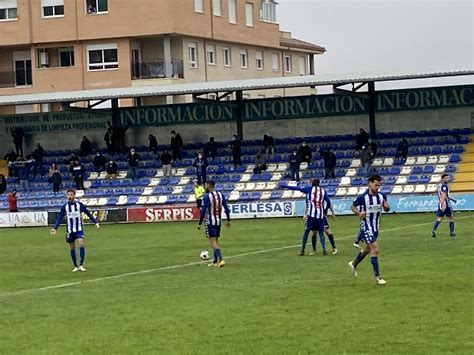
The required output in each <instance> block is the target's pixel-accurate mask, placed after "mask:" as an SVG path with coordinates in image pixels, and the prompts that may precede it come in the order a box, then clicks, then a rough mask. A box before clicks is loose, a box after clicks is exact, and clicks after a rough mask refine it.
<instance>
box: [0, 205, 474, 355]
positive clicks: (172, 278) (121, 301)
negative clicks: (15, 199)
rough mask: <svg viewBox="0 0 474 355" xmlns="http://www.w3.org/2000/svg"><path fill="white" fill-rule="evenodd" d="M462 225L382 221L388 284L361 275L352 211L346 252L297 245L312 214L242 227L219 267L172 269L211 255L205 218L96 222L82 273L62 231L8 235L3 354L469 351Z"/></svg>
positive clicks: (468, 254)
mask: <svg viewBox="0 0 474 355" xmlns="http://www.w3.org/2000/svg"><path fill="white" fill-rule="evenodd" d="M457 218H458V221H457V224H456V232H457V234H458V237H456V238H449V237H448V236H447V234H448V233H447V228H448V226H447V223H446V222H444V223H443V224H442V225H441V226H440V228H439V232H438V238H437V239H435V240H432V238H430V237H429V232H430V229H431V222H432V220H433V215H432V214H414V215H387V216H384V218H383V220H382V230H384V232H383V233H382V234H381V235H380V237H379V245H380V248H381V255H380V267H381V271H382V274H383V275H384V276H385V278H386V280H387V282H388V284H387V285H385V286H376V285H375V282H374V279H373V276H372V270H371V266H370V261H369V260H365V261H364V262H363V263H362V264H361V266H360V268H359V278H358V279H353V278H352V277H351V275H350V272H349V270H348V267H347V262H348V261H349V260H350V259H351V258H353V257H354V256H355V254H356V250H355V249H354V248H353V247H352V246H351V244H352V236H353V235H354V234H355V232H356V230H357V228H358V227H357V226H358V221H357V219H356V218H355V217H340V218H338V219H337V220H336V221H331V224H332V228H333V232H334V234H335V235H336V238H339V240H338V241H337V244H338V249H339V254H338V255H336V256H324V257H323V256H322V255H321V254H319V253H318V255H317V256H314V257H309V256H305V257H298V256H297V255H296V254H297V251H298V248H297V247H290V246H292V245H296V244H298V243H299V241H300V236H301V232H302V227H303V223H302V220H301V219H268V220H248V221H235V222H234V223H233V226H232V228H231V229H230V230H227V229H226V230H224V231H223V238H222V248H223V249H222V251H223V254H224V256H227V265H226V267H225V268H223V269H220V270H217V269H215V268H209V267H207V266H205V265H204V264H192V265H187V266H182V267H179V268H167V269H164V268H165V267H167V266H173V265H185V264H189V263H193V262H198V261H199V252H200V251H201V250H202V249H208V250H209V247H208V246H207V241H206V240H205V238H204V237H202V236H201V234H200V233H202V232H198V231H197V230H196V224H195V223H169V224H140V225H110V226H103V227H102V228H101V229H100V230H95V229H94V228H93V227H88V228H87V232H88V238H87V248H88V249H87V260H86V261H87V262H86V266H87V268H88V272H87V273H82V274H73V273H71V263H70V260H69V255H68V251H67V246H66V244H65V243H64V237H63V234H64V233H63V231H64V229H62V228H61V229H60V231H59V233H58V236H56V237H52V236H50V235H49V233H48V229H47V228H37V229H10V230H2V231H0V233H1V234H0V354H19V353H31V354H59V353H61V354H63V353H77V354H79V353H109V354H117V353H135V354H138V353H151V352H154V353H160V354H167V353H246V354H248V353H268V354H275V353H286V354H293V353H449V352H452V353H466V354H467V353H472V351H473V346H474V342H473V334H474V332H473V324H472V321H473V308H472V306H473V301H472V300H473V282H472V271H473V270H472V262H473V255H474V253H473V252H474V250H473V237H474V228H473V227H472V225H473V223H474V215H473V214H472V213H471V214H468V213H464V214H458V215H457ZM394 228H402V229H397V230H393V229H394ZM318 244H319V243H318ZM328 246H329V243H328ZM283 247H288V248H283ZM308 247H310V246H309V245H308ZM271 248H275V249H274V250H273V251H267V252H262V253H259V254H250V255H240V254H245V253H251V252H255V251H263V250H266V249H271ZM277 248H281V249H277ZM231 256H235V257H231ZM160 268H161V270H160ZM150 269H158V270H155V271H151V272H147V273H137V274H131V275H125V276H123V277H117V278H108V279H101V278H103V277H106V276H113V275H121V274H125V273H133V272H140V271H143V270H150ZM97 279H99V280H97ZM78 281H88V282H83V283H80V284H73V285H70V286H67V287H62V288H55V289H43V290H41V288H44V287H48V286H54V285H60V284H66V283H75V282H78Z"/></svg>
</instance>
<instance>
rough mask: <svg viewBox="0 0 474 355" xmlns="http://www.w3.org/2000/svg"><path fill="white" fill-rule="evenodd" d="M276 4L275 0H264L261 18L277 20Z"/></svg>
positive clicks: (261, 6)
mask: <svg viewBox="0 0 474 355" xmlns="http://www.w3.org/2000/svg"><path fill="white" fill-rule="evenodd" d="M276 5H277V3H276V2H275V1H274V0H262V1H261V5H260V20H262V21H268V22H276Z"/></svg>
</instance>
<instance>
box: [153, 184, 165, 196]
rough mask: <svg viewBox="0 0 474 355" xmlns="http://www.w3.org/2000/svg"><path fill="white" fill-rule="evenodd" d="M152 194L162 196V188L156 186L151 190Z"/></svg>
mask: <svg viewBox="0 0 474 355" xmlns="http://www.w3.org/2000/svg"><path fill="white" fill-rule="evenodd" d="M153 194H154V195H161V194H163V188H162V187H161V186H156V187H155V188H153Z"/></svg>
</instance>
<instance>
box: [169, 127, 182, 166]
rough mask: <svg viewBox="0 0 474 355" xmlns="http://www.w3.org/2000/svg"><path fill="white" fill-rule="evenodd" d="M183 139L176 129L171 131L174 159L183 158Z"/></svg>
mask: <svg viewBox="0 0 474 355" xmlns="http://www.w3.org/2000/svg"><path fill="white" fill-rule="evenodd" d="M183 147H184V144H183V139H182V138H181V135H180V134H179V133H176V131H174V130H173V131H171V152H172V153H173V161H176V160H181V151H182V150H183Z"/></svg>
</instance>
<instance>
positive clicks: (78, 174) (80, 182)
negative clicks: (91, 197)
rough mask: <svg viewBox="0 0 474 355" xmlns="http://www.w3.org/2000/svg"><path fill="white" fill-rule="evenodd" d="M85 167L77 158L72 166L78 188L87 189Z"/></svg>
mask: <svg viewBox="0 0 474 355" xmlns="http://www.w3.org/2000/svg"><path fill="white" fill-rule="evenodd" d="M84 174H85V171H84V167H83V166H82V164H81V163H80V162H79V161H78V160H76V161H75V162H74V165H73V166H72V176H73V177H74V183H75V184H76V190H84V191H85V190H86V188H85V187H84Z"/></svg>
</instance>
